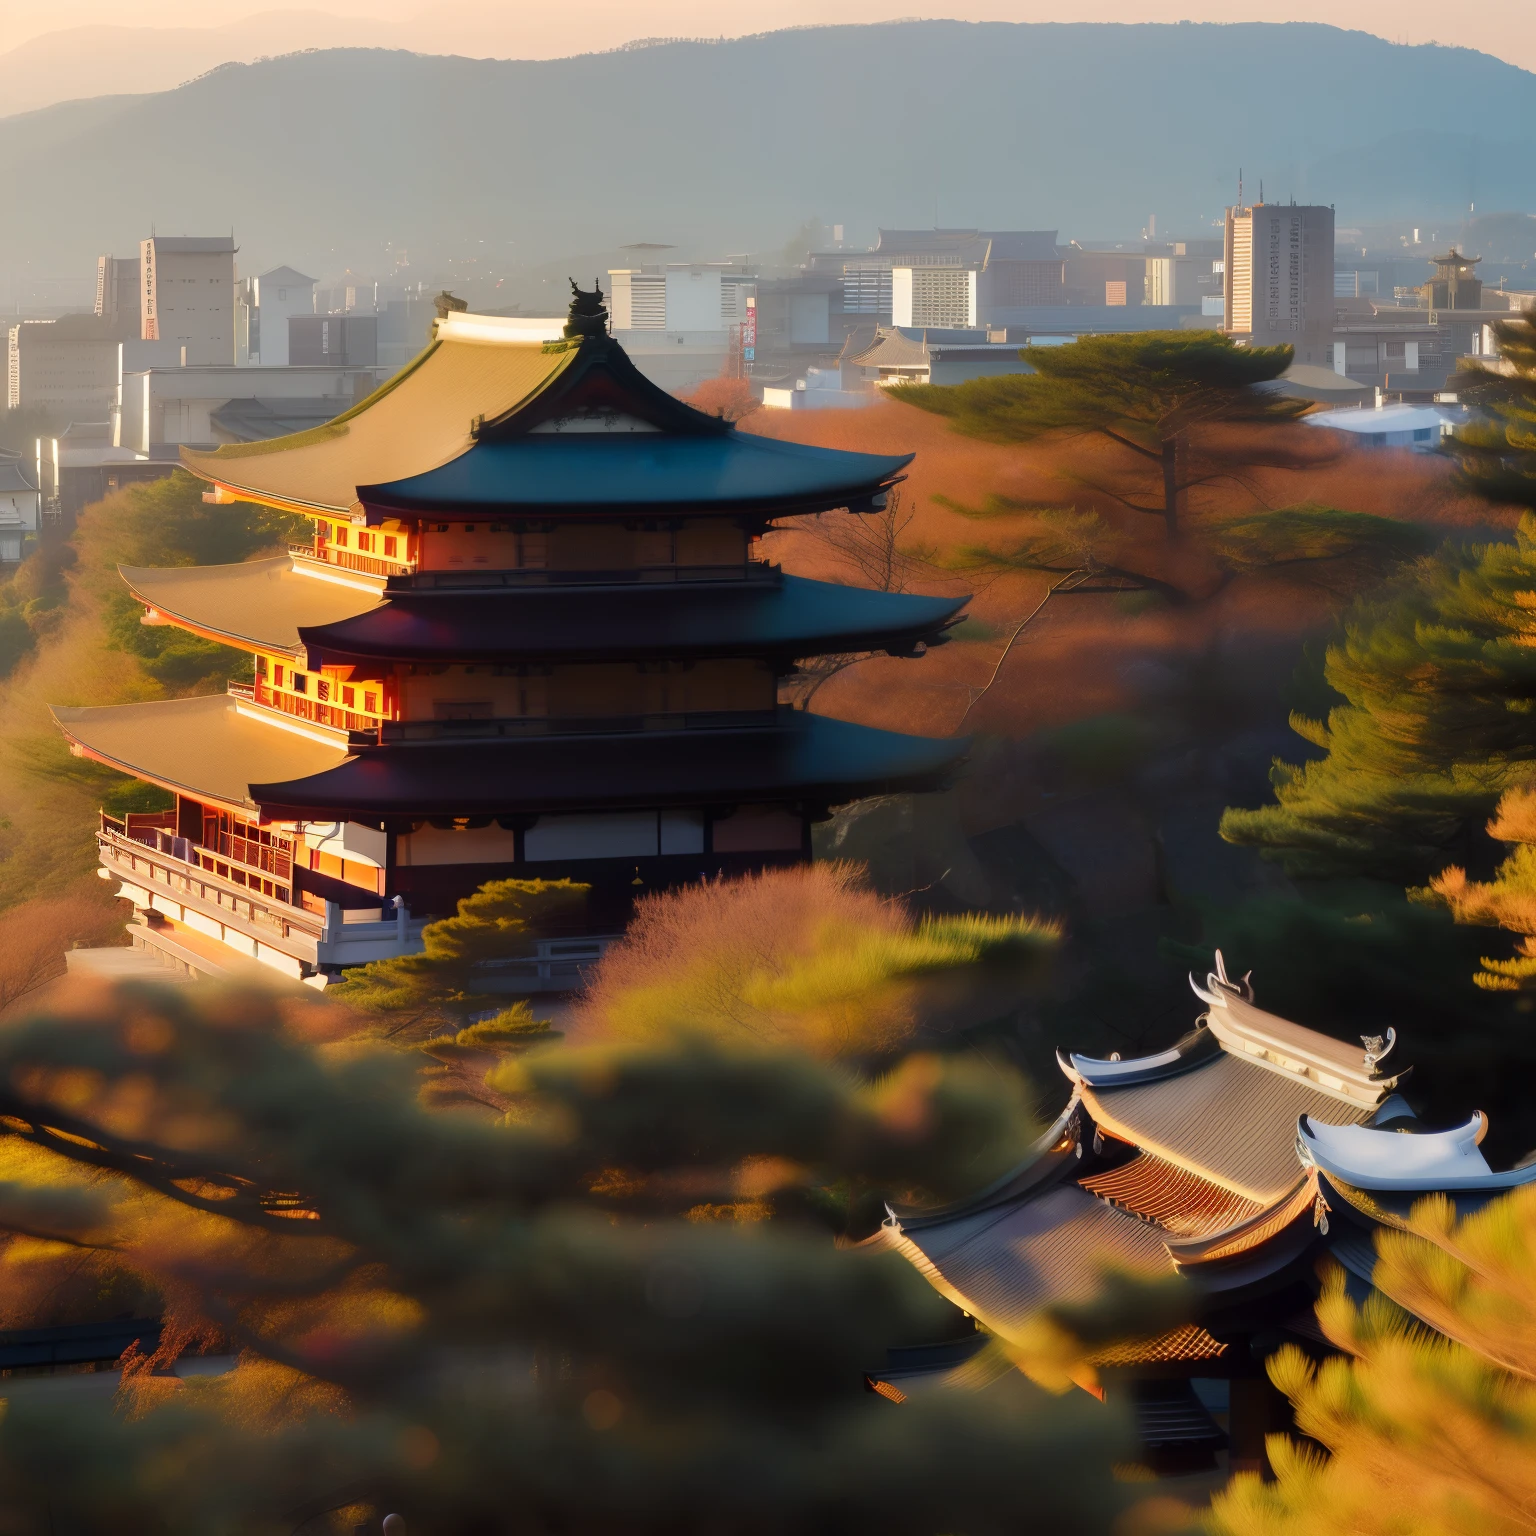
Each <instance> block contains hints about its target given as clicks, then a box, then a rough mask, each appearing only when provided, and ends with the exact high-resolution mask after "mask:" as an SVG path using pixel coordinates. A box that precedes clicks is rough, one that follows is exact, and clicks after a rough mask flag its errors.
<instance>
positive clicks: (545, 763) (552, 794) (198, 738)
mask: <svg viewBox="0 0 1536 1536" xmlns="http://www.w3.org/2000/svg"><path fill="white" fill-rule="evenodd" d="M53 715H54V719H55V720H56V721H57V723H58V725H59V727H60V729H61V730H62V731H63V732H64V734H65V736H66V737H67V738H68V739H69V740H70V741H71V742H72V743H73V744H74V745H75V747H76V748H77V749H78V751H79V752H80V753H81V754H82V755H85V756H89V757H93V758H95V759H97V760H98V761H99V762H104V763H107V764H109V765H111V766H112V767H114V768H119V769H121V770H122V771H123V772H124V773H131V774H134V775H135V776H136V777H138V778H141V779H148V780H150V781H151V782H153V783H156V784H162V785H164V786H166V787H167V788H169V789H173V790H179V791H181V792H182V793H184V794H188V795H193V796H198V797H202V798H206V799H209V800H216V801H219V802H221V803H222V804H225V805H235V806H252V805H255V806H259V807H260V808H261V809H262V811H263V813H264V814H266V815H268V816H270V817H272V818H274V819H282V820H287V819H290V818H296V817H322V818H325V819H333V818H334V817H336V816H337V815H351V814H355V815H361V816H365V817H369V818H372V817H377V816H383V815H389V814H400V815H407V816H417V817H426V816H474V815H498V814H504V813H507V812H512V811H526V812H540V811H561V810H567V811H569V810H591V809H593V808H595V807H598V806H611V807H614V808H620V807H626V806H635V807H646V808H650V807H653V806H655V807H662V806H667V805H696V804H698V803H700V801H706V802H707V801H709V800H714V799H718V800H719V801H721V802H722V803H740V802H752V801H759V800H784V799H786V798H792V799H807V800H814V801H825V802H826V803H828V804H836V803H840V802H842V801H844V800H851V799H854V798H856V797H857V796H860V795H864V794H871V793H882V792H887V793H889V792H894V791H896V790H902V789H915V788H921V787H926V786H931V785H934V784H937V783H939V782H941V781H942V780H943V779H944V777H945V776H946V774H947V773H948V771H949V770H950V769H951V768H952V767H953V766H954V764H955V763H956V762H957V761H958V760H959V758H960V757H961V756H963V755H964V753H965V750H966V747H967V745H968V740H967V739H959V740H956V739H948V740H937V739H934V738H930V737H926V736H900V735H897V734H895V733H894V732H892V731H878V730H874V729H872V728H871V727H869V726H862V725H850V724H848V723H847V722H846V721H842V720H833V719H829V718H828V717H826V716H823V715H811V714H805V713H803V712H801V711H797V710H783V711H780V714H779V717H778V719H777V721H776V722H775V723H774V724H772V725H765V726H758V727H745V728H739V729H719V730H691V731H637V732H633V733H627V734H623V735H612V734H605V735H601V736H540V737H520V738H511V739H506V740H501V739H495V740H480V741H462V740H452V739H449V740H438V741H431V742H411V743H395V744H390V745H385V746H355V745H354V746H348V745H347V744H346V742H345V740H344V738H343V736H342V734H341V733H340V732H334V731H327V730H325V729H324V728H323V727H318V726H316V727H302V726H299V727H296V726H295V724H294V722H292V721H291V720H289V719H288V717H286V716H282V715H278V714H277V713H276V712H275V711H273V710H268V709H264V708H262V707H261V706H259V705H255V704H251V703H248V702H246V701H244V700H241V699H237V698H234V697H232V696H230V695H227V694H222V693H221V694H211V695H205V696H204V697H202V698H195V699H163V700H159V701H157V702H154V703H147V704H116V705H107V706H103V707H99V708H94V709H63V708H56V709H55V710H54V711H53ZM616 774H617V777H618V779H619V782H621V783H622V786H623V788H622V791H621V792H619V793H615V791H614V782H615V777H616Z"/></svg>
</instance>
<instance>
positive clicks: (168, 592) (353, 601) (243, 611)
mask: <svg viewBox="0 0 1536 1536" xmlns="http://www.w3.org/2000/svg"><path fill="white" fill-rule="evenodd" d="M118 572H119V574H120V575H121V576H122V578H123V580H124V581H125V582H126V583H127V584H128V589H129V591H131V592H132V593H133V595H134V596H135V597H136V598H138V600H139V601H140V602H141V603H144V604H146V605H147V606H148V607H150V608H151V609H153V610H154V611H155V612H156V613H158V614H161V615H163V616H164V617H165V618H166V619H167V620H174V621H175V622H176V623H179V624H183V625H185V626H186V627H187V628H189V629H194V630H196V631H197V632H198V633H199V634H203V635H209V636H212V637H213V638H214V639H216V640H225V641H230V642H232V643H233V644H236V645H241V644H244V645H252V646H256V647H258V648H260V649H262V650H272V651H286V652H288V653H289V654H290V655H292V656H298V655H299V654H300V653H301V650H302V642H301V640H300V638H299V631H300V629H301V628H306V627H312V626H314V625H325V624H332V623H335V622H337V621H338V620H341V619H349V618H352V617H353V616H355V615H357V614H359V613H366V612H367V611H368V610H369V609H370V608H374V607H377V606H378V602H379V597H380V588H379V584H378V583H373V584H372V585H371V586H365V584H364V581H363V580H360V581H359V582H358V584H357V585H352V584H349V583H343V582H338V581H327V580H323V579H320V578H317V577H314V576H309V575H306V574H305V573H303V572H302V571H297V570H295V569H294V565H293V561H292V560H291V559H290V558H289V557H288V556H287V555H278V556H276V557H275V558H273V559H271V560H251V561H248V562H247V563H246V564H244V565H186V566H171V567H168V568H166V569H163V570H154V569H142V568H138V567H133V566H119V567H118Z"/></svg>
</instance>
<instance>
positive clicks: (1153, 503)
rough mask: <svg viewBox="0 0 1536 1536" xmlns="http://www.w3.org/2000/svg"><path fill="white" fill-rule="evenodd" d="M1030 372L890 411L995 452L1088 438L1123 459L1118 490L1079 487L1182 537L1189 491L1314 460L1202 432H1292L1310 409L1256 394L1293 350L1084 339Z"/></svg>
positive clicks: (1028, 352) (944, 388) (915, 391)
mask: <svg viewBox="0 0 1536 1536" xmlns="http://www.w3.org/2000/svg"><path fill="white" fill-rule="evenodd" d="M1019 355H1020V356H1021V357H1022V358H1023V359H1024V360H1025V361H1026V362H1027V363H1028V364H1029V365H1030V366H1031V367H1032V368H1033V369H1034V370H1035V371H1034V372H1033V373H1028V374H1004V375H998V376H995V377H990V378H981V379H971V380H969V381H968V382H966V383H964V384H953V385H938V384H909V385H902V386H900V387H899V388H893V389H892V391H891V393H892V397H893V398H894V399H898V400H904V401H906V402H908V403H909V404H912V405H915V406H917V407H918V408H919V409H921V410H925V411H932V412H934V413H935V414H937V415H940V416H947V417H949V418H950V419H951V420H952V421H953V422H954V424H955V426H956V428H957V429H958V430H959V431H961V432H964V433H966V434H968V435H969V436H972V437H983V438H987V439H989V440H990V441H992V442H1004V443H1007V442H1033V441H1036V440H1037V439H1040V438H1045V437H1052V436H1054V437H1060V438H1072V437H1084V436H1092V437H1096V438H1099V439H1101V440H1102V441H1104V442H1107V443H1109V444H1112V445H1113V446H1114V447H1115V448H1116V449H1118V450H1119V453H1120V455H1121V457H1122V460H1123V463H1122V465H1121V468H1122V471H1123V476H1124V480H1123V482H1122V483H1123V484H1124V489H1123V490H1118V489H1116V488H1115V487H1114V486H1111V485H1106V484H1102V483H1095V482H1094V481H1091V480H1089V479H1088V478H1087V476H1086V473H1084V472H1082V471H1078V472H1076V475H1075V478H1078V479H1079V480H1080V481H1081V483H1082V484H1084V485H1086V486H1089V487H1091V488H1092V489H1093V490H1094V491H1096V492H1097V493H1098V494H1100V495H1102V496H1105V497H1107V498H1108V499H1109V500H1110V501H1112V502H1114V503H1116V504H1117V505H1119V506H1122V507H1125V508H1127V509H1128V510H1129V511H1132V512H1142V513H1146V514H1148V515H1149V516H1153V517H1160V518H1161V519H1162V520H1163V524H1164V528H1165V531H1166V533H1167V537H1168V538H1169V539H1174V538H1177V537H1178V535H1179V531H1180V530H1179V503H1180V498H1181V497H1182V496H1183V494H1184V493H1185V492H1186V491H1187V490H1189V489H1191V488H1192V487H1194V486H1197V485H1209V484H1211V483H1213V482H1215V481H1218V480H1239V481H1241V480H1242V479H1243V478H1244V476H1245V474H1246V473H1247V471H1250V470H1252V469H1255V468H1258V467H1261V466H1268V467H1286V468H1289V467H1301V466H1302V465H1310V464H1313V463H1315V462H1316V457H1317V452H1326V451H1329V450H1326V449H1324V447H1323V445H1322V444H1321V443H1319V444H1317V445H1315V448H1316V451H1312V449H1311V448H1309V449H1308V450H1307V451H1303V450H1302V449H1301V448H1299V447H1298V446H1296V445H1287V444H1282V443H1280V442H1278V441H1276V442H1274V443H1271V444H1268V445H1264V446H1261V445H1260V444H1258V443H1255V442H1252V441H1246V442H1244V443H1242V444H1241V445H1233V446H1232V447H1223V446H1222V445H1221V444H1220V443H1219V442H1217V441H1215V440H1214V439H1212V438H1211V437H1210V436H1209V435H1208V434H1207V433H1205V432H1204V430H1203V429H1207V428H1211V427H1217V426H1222V425H1232V424H1244V425H1274V424H1278V423H1281V422H1288V421H1294V420H1295V419H1296V418H1297V417H1298V416H1300V415H1301V414H1302V412H1304V411H1305V410H1307V409H1308V402H1307V401H1305V400H1296V399H1293V398H1291V397H1290V396H1287V395H1283V394H1279V393H1277V392H1275V391H1272V390H1266V389H1261V388H1258V387H1257V386H1259V385H1262V384H1268V383H1270V382H1272V381H1273V380H1275V379H1278V378H1279V377H1280V375H1281V374H1282V373H1284V372H1285V370H1286V369H1287V368H1288V367H1290V364H1291V359H1292V356H1293V352H1292V349H1291V348H1290V347H1238V346H1234V345H1233V343H1232V342H1231V341H1230V340H1229V339H1228V338H1227V337H1225V336H1222V335H1220V334H1218V333H1217V332H1215V331H1147V332H1143V333H1141V334H1139V335H1121V336H1085V337H1082V338H1081V339H1079V340H1078V341H1075V342H1073V343H1071V344H1070V345H1068V346H1063V347H1026V348H1024V349H1023V351H1022V352H1021V353H1020V354H1019Z"/></svg>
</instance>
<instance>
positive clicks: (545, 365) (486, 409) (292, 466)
mask: <svg viewBox="0 0 1536 1536" xmlns="http://www.w3.org/2000/svg"><path fill="white" fill-rule="evenodd" d="M484 318H485V317H480V316H470V317H465V321H464V322H462V323H460V324H459V325H457V326H456V325H455V317H453V316H449V317H448V318H447V319H446V320H439V321H438V322H437V325H436V327H435V332H434V337H433V340H432V341H431V342H430V343H429V344H428V346H427V348H426V350H425V351H424V352H422V353H421V355H420V356H419V357H418V358H417V359H416V360H415V361H414V362H413V363H411V364H409V365H408V366H407V367H406V368H404V369H402V370H401V371H400V372H399V373H397V374H396V375H395V376H394V377H393V378H392V379H390V380H388V382H386V383H385V384H384V385H382V386H381V387H380V388H379V389H377V390H375V391H374V392H373V394H371V395H370V396H368V398H367V399H366V400H363V401H361V402H360V403H359V404H358V405H356V406H354V407H353V408H352V409H351V410H350V411H347V412H345V413H344V414H343V415H340V416H338V417H336V419H335V420H334V421H329V422H327V423H326V424H325V425H323V426H319V427H314V428H312V429H310V430H309V431H306V432H300V433H297V434H295V435H293V436H289V437H277V438H271V439H269V440H267V441H265V442H258V443H235V444H226V445H225V446H224V447H222V448H219V449H217V450H202V449H193V448H184V449H183V450H182V455H181V457H182V462H183V463H184V464H185V465H186V467H187V468H188V469H190V470H191V471H192V472H193V474H195V475H200V476H201V477H202V478H203V479H205V480H211V481H213V482H215V483H216V484H218V485H220V486H222V487H224V488H225V489H226V490H227V491H228V492H229V493H230V494H231V495H232V496H234V497H236V498H241V497H243V498H245V499H248V500H251V501H259V502H264V503H266V504H267V505H270V506H278V507H286V508H290V509H292V510H298V511H319V512H337V513H343V514H345V513H348V512H350V510H351V509H352V508H353V507H354V506H355V504H356V502H357V487H358V485H359V483H360V482H363V481H369V480H381V479H382V480H390V479H396V478H399V477H401V476H407V475H415V474H419V473H421V471H423V470H427V469H432V468H434V467H435V466H436V465H439V464H442V463H444V462H446V461H447V460H448V459H451V458H455V457H457V456H458V455H459V454H461V453H463V452H464V451H465V450H466V449H467V448H468V447H469V446H470V444H471V443H472V442H473V441H474V438H473V435H472V433H473V430H474V424H475V423H476V421H477V420H479V419H481V418H490V417H499V416H504V415H506V414H507V413H509V412H511V411H515V410H516V408H517V407H518V406H519V405H521V404H522V403H523V402H524V401H526V400H527V399H528V398H529V397H530V396H532V395H534V394H536V393H537V392H538V391H539V390H540V389H542V388H543V387H544V386H545V385H547V384H548V383H549V382H550V380H551V379H553V378H555V377H556V376H557V375H559V374H560V373H561V372H562V371H563V370H564V369H566V368H568V367H569V366H570V365H571V363H572V362H573V361H574V360H575V357H576V350H575V349H574V348H571V349H568V350H565V351H559V350H550V349H547V348H546V347H545V345H544V344H543V343H540V342H536V341H535V342H530V341H527V340H523V339H520V338H518V337H517V336H516V333H515V332H509V333H508V335H507V336H506V337H503V336H502V334H501V333H500V332H499V331H497V330H495V329H494V328H491V329H489V330H487V329H486V328H485V326H484V324H483V322H484ZM471 320H480V321H481V322H482V324H481V325H480V326H479V327H474V326H471V325H470V324H469V323H468V322H469V321H471Z"/></svg>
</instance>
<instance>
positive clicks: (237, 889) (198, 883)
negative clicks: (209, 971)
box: [96, 814, 325, 959]
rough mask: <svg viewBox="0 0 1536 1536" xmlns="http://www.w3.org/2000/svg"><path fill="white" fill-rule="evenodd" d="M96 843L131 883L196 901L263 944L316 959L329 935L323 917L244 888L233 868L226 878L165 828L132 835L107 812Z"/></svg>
mask: <svg viewBox="0 0 1536 1536" xmlns="http://www.w3.org/2000/svg"><path fill="white" fill-rule="evenodd" d="M151 835H153V836H155V838H156V841H155V842H154V843H150V842H147V841H146V838H147V837H149V836H151ZM162 839H163V842H162V841H161V840H162ZM96 842H97V846H98V847H99V849H100V851H101V857H102V860H103V861H104V862H105V863H106V864H107V866H108V868H115V869H117V870H118V871H119V872H120V873H121V874H122V876H123V877H124V878H125V879H128V880H130V881H132V880H137V881H140V882H145V883H148V884H150V885H153V886H155V887H157V888H159V889H161V890H163V891H165V892H167V893H168V894H169V895H171V896H172V897H174V898H175V899H176V900H178V901H181V900H192V901H195V902H197V903H199V904H200V905H201V906H202V907H204V908H205V909H207V910H208V911H209V912H210V913H212V914H216V915H217V917H218V919H219V921H220V922H224V923H230V924H232V925H233V926H234V927H235V928H237V929H238V930H239V931H242V932H245V933H247V934H248V935H249V936H250V937H251V938H255V939H258V940H260V941H262V942H263V943H269V944H276V945H279V946H280V947H283V948H285V949H286V950H288V951H289V952H290V953H298V954H300V955H301V957H303V958H307V959H312V958H313V956H314V952H315V945H316V944H317V943H318V942H319V941H320V940H321V938H322V937H323V936H324V932H325V920H324V918H323V917H321V916H318V915H316V914H315V913H312V912H307V911H305V910H304V909H303V908H302V907H296V906H293V905H291V904H290V903H289V901H287V900H286V899H279V898H278V897H277V896H275V895H273V896H264V895H262V894H261V893H260V892H259V891H254V890H252V889H251V887H250V886H249V885H241V884H239V883H238V882H237V881H235V880H234V879H232V878H231V876H232V875H233V874H234V872H235V871H234V869H233V867H232V865H227V866H226V868H227V869H228V870H229V873H228V874H223V875H221V874H220V873H219V872H218V867H217V865H216V864H214V867H212V868H210V867H208V866H207V865H205V864H204V863H203V862H202V860H203V858H204V857H205V856H206V857H208V858H209V860H210V862H212V855H211V853H210V852H209V850H207V849H202V848H200V847H199V845H198V844H196V843H193V842H190V841H189V840H188V839H186V838H179V837H172V836H171V835H170V834H167V833H165V832H163V831H161V830H159V829H145V831H144V833H143V834H141V835H140V836H139V837H130V836H128V834H127V830H126V828H125V826H124V824H123V823H122V822H120V821H118V820H117V819H116V818H115V817H112V816H107V815H105V814H103V815H102V818H101V829H100V831H99V832H98V833H97V834H96ZM283 941H288V942H287V943H286V944H284V942H283ZM295 941H296V942H297V945H298V949H297V950H295V949H294V943H295Z"/></svg>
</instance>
